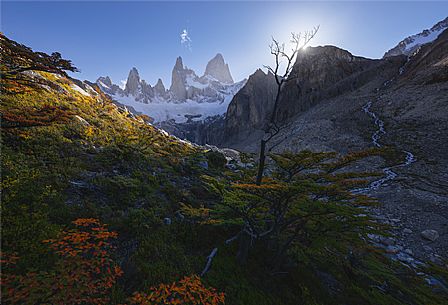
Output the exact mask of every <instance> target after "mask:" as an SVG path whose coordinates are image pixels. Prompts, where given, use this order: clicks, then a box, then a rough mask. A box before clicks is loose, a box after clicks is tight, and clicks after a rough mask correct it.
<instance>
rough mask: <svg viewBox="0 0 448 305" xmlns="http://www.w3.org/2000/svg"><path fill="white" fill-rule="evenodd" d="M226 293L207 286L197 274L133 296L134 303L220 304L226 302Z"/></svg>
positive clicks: (154, 304)
mask: <svg viewBox="0 0 448 305" xmlns="http://www.w3.org/2000/svg"><path fill="white" fill-rule="evenodd" d="M224 299H225V296H224V293H222V292H217V291H216V289H214V288H206V287H205V286H204V285H203V284H202V282H201V279H200V278H199V277H198V276H197V275H193V276H190V277H184V278H183V279H182V280H180V281H179V282H174V283H172V284H160V285H159V286H156V287H151V288H150V289H149V292H148V293H142V292H137V293H134V295H133V296H132V298H131V300H130V303H131V304H132V305H162V304H184V305H219V304H225V303H224Z"/></svg>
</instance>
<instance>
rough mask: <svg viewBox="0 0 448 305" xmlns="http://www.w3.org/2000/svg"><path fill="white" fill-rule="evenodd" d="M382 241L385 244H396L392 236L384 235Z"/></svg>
mask: <svg viewBox="0 0 448 305" xmlns="http://www.w3.org/2000/svg"><path fill="white" fill-rule="evenodd" d="M381 243H382V244H383V245H385V246H392V245H394V244H395V240H394V239H393V238H390V237H383V238H381Z"/></svg>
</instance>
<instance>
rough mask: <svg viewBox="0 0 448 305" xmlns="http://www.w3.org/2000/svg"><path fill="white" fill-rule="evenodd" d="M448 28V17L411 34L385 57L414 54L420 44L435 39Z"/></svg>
mask: <svg viewBox="0 0 448 305" xmlns="http://www.w3.org/2000/svg"><path fill="white" fill-rule="evenodd" d="M447 28H448V17H447V18H445V19H444V20H442V21H440V22H438V23H437V24H435V25H434V26H433V27H432V28H430V29H429V30H428V29H426V30H423V31H422V32H421V33H419V34H415V35H412V36H409V37H407V38H405V39H403V40H402V41H400V42H399V43H398V45H396V46H395V47H393V48H392V49H390V50H389V51H387V52H386V53H385V54H384V56H383V58H386V57H390V56H397V55H407V56H410V55H413V54H414V53H415V52H416V51H418V49H419V48H420V46H422V45H424V44H427V43H430V42H432V41H434V40H435V39H436V38H437V37H438V36H439V35H440V34H441V33H442V32H443V31H444V30H445V29H447Z"/></svg>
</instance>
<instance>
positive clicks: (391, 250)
mask: <svg viewBox="0 0 448 305" xmlns="http://www.w3.org/2000/svg"><path fill="white" fill-rule="evenodd" d="M386 252H387V253H390V254H395V253H398V252H400V249H399V248H398V247H396V246H387V247H386Z"/></svg>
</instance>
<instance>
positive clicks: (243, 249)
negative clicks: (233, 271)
mask: <svg viewBox="0 0 448 305" xmlns="http://www.w3.org/2000/svg"><path fill="white" fill-rule="evenodd" d="M250 241H251V237H250V235H249V234H247V233H246V232H244V231H243V232H241V236H240V244H239V247H238V253H237V254H236V259H237V261H238V263H239V264H240V265H245V264H246V262H247V258H248V256H249V248H250Z"/></svg>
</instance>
